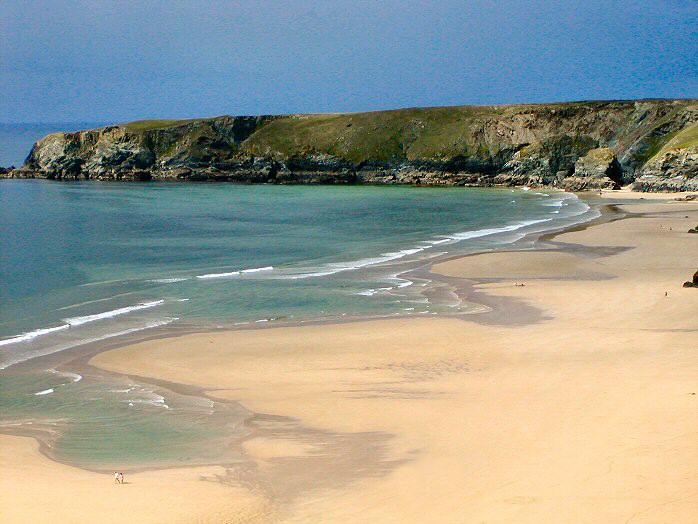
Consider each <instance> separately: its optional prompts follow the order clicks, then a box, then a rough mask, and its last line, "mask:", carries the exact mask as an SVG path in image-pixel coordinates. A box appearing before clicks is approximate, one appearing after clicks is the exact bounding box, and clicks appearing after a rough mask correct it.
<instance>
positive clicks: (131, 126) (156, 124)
mask: <svg viewBox="0 0 698 524" xmlns="http://www.w3.org/2000/svg"><path fill="white" fill-rule="evenodd" d="M199 120H204V119H202V118H189V119H181V120H136V121H135V122H129V123H128V124H121V125H120V127H123V128H125V129H126V130H128V131H131V132H138V131H152V130H155V129H167V128H168V127H175V126H178V125H182V124H187V123H189V122H196V121H199Z"/></svg>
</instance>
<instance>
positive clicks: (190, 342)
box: [0, 202, 698, 523]
mask: <svg viewBox="0 0 698 524" xmlns="http://www.w3.org/2000/svg"><path fill="white" fill-rule="evenodd" d="M621 208H622V210H623V211H628V212H630V213H633V212H637V213H640V214H638V215H637V216H636V217H630V218H627V219H624V220H619V221H614V222H607V223H602V224H600V225H596V226H592V227H589V228H587V229H583V230H579V231H570V232H566V233H563V234H561V235H558V236H556V237H554V238H553V239H549V240H546V242H544V245H543V246H542V247H544V248H545V251H540V252H531V251H525V252H498V253H487V254H480V255H475V256H469V257H463V258H460V259H455V260H450V261H447V262H444V263H441V264H439V265H437V266H435V267H434V268H433V271H435V272H438V273H441V274H443V275H447V276H449V277H451V278H460V279H468V286H469V287H470V288H471V289H472V290H473V291H474V292H475V293H476V294H478V295H483V294H484V295H485V296H488V297H490V298H491V299H492V301H493V302H492V303H493V304H499V303H501V304H506V305H507V308H505V309H504V311H506V312H507V313H505V315H511V316H512V318H514V317H516V311H517V308H526V309H527V310H532V309H533V310H535V311H537V312H538V314H537V315H527V316H524V317H517V318H525V319H527V320H526V321H525V322H523V321H516V322H513V321H512V322H510V323H507V322H506V318H504V319H502V312H501V311H499V312H498V311H492V312H491V313H481V314H477V315H472V316H471V317H464V318H435V317H428V318H426V317H421V318H404V319H394V320H373V321H365V322H356V323H344V324H323V325H309V326H294V327H280V328H267V329H260V330H247V331H229V332H215V333H196V334H187V335H183V336H180V337H176V338H168V339H156V340H151V341H145V342H142V343H138V344H134V345H130V346H127V347H123V348H119V349H115V350H110V351H107V352H103V353H100V354H98V355H97V356H95V357H94V358H92V360H91V364H92V365H95V366H98V367H100V368H103V369H106V370H109V371H112V372H119V373H125V374H133V375H137V376H140V377H153V378H156V379H160V380H167V381H172V382H177V383H180V384H186V385H189V386H192V387H197V388H203V389H204V390H206V392H207V394H208V395H210V396H212V397H216V398H220V399H230V400H234V401H237V402H240V403H241V404H242V405H243V406H245V407H246V408H247V409H249V410H251V411H252V412H254V413H255V415H254V416H253V417H252V418H251V419H250V420H249V421H248V429H249V432H248V434H247V435H246V436H245V437H244V438H242V439H241V440H240V441H239V442H235V443H231V445H236V446H240V448H241V449H242V451H243V453H244V456H245V458H246V460H245V461H244V462H243V463H242V464H240V465H232V466H231V465H227V466H221V467H207V468H190V469H168V470H159V471H144V472H140V473H136V474H133V475H128V474H127V480H128V481H129V482H131V484H130V485H126V486H114V485H113V484H112V483H113V480H112V479H111V477H110V476H109V475H105V474H100V473H94V472H85V471H82V470H77V469H75V468H71V467H70V466H66V465H61V464H57V463H54V462H51V461H50V460H49V459H47V458H45V457H44V456H43V455H41V454H40V453H39V452H38V448H37V445H36V444H35V443H34V441H32V440H31V439H27V438H20V437H9V436H3V437H0V438H1V439H2V447H1V449H2V454H1V456H0V458H1V459H2V463H3V466H2V470H3V473H4V474H3V475H2V477H0V478H2V481H1V482H0V493H2V495H0V497H2V498H1V499H0V506H2V507H3V510H2V513H0V515H1V516H2V519H1V520H2V521H3V522H5V521H6V522H49V521H51V522H56V521H58V522H94V521H106V522H110V521H111V520H110V519H112V517H113V519H112V520H114V521H116V520H118V521H120V522H124V521H131V522H425V521H426V522H454V523H455V522H502V523H504V522H507V523H509V522H531V523H534V522H535V523H538V522H590V523H591V522H594V523H597V522H632V523H642V522H644V523H648V522H694V521H695V515H697V514H698V490H697V489H696V485H698V438H696V437H697V436H698V417H697V416H696V413H698V353H697V352H696V350H697V348H698V344H697V343H696V340H697V339H698V316H697V315H696V312H698V289H689V288H683V287H682V286H681V285H682V283H683V282H684V281H685V280H689V279H690V277H691V276H692V275H693V272H694V271H696V269H698V236H697V235H691V234H688V233H686V231H687V229H688V228H689V227H695V226H696V224H698V203H697V202H682V203H679V202H672V203H659V202H657V203H649V202H648V203H643V204H640V205H627V206H621ZM686 216H688V218H685V217H686ZM517 284H518V285H517ZM521 284H524V285H523V286H522V285H521ZM665 293H666V295H665ZM495 307H496V306H495ZM509 312H510V313H509ZM488 315H489V316H490V317H492V316H496V315H499V316H498V317H497V318H498V321H497V322H494V323H493V322H488V321H487V317H488ZM206 480H212V482H207V481H206ZM126 490H131V491H129V492H128V493H129V495H126V496H124V493H125V492H126ZM7 501H10V503H9V504H8V503H7ZM199 501H200V503H199Z"/></svg>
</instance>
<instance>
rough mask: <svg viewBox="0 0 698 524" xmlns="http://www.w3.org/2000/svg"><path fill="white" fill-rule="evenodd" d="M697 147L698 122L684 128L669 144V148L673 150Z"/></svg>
mask: <svg viewBox="0 0 698 524" xmlns="http://www.w3.org/2000/svg"><path fill="white" fill-rule="evenodd" d="M695 146H698V122H696V123H695V124H692V125H689V126H686V127H684V128H683V129H682V130H681V131H679V132H678V134H677V135H676V136H675V137H674V138H673V139H672V140H670V141H669V143H667V148H671V149H685V148H687V147H695Z"/></svg>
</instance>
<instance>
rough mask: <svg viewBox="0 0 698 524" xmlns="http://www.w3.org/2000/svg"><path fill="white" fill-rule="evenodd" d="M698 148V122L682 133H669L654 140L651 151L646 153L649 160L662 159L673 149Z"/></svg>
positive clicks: (685, 128) (688, 126) (684, 129)
mask: <svg viewBox="0 0 698 524" xmlns="http://www.w3.org/2000/svg"><path fill="white" fill-rule="evenodd" d="M697 146H698V122H695V123H693V124H689V125H687V126H686V127H684V128H683V129H682V130H681V131H678V132H676V133H669V134H667V135H664V136H663V137H660V138H657V139H656V140H654V142H653V144H652V146H651V147H650V149H649V150H648V151H647V152H646V153H645V155H643V156H645V157H646V158H647V159H648V160H649V159H652V158H655V157H661V156H662V155H664V153H666V152H667V151H670V150H672V149H686V148H687V147H697Z"/></svg>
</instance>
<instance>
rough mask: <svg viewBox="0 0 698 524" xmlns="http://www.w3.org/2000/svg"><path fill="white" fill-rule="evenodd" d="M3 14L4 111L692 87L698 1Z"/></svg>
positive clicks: (102, 6)
mask: <svg viewBox="0 0 698 524" xmlns="http://www.w3.org/2000/svg"><path fill="white" fill-rule="evenodd" d="M0 9H1V11H2V13H1V14H2V16H0V19H1V22H0V24H1V27H0V40H1V41H0V60H1V62H0V67H1V68H2V71H1V74H0V82H1V85H0V89H1V90H2V97H0V122H75V121H115V122H116V121H127V120H133V119H137V118H155V117H162V118H167V117H170V118H171V117H193V116H204V115H219V114H259V113H267V114H268V113H296V112H332V111H362V110H374V109H386V108H395V107H408V106H432V105H455V104H493V103H513V102H543V101H558V100H586V99H614V98H651V97H667V98H673V97H683V98H686V97H698V1H696V0H666V1H663V0H634V1H625V0H621V1H613V0H604V1H601V0H586V1H585V2H580V1H571V0H561V1H557V2H553V1H547V2H543V1H528V2H526V1H514V0H497V1H490V0H471V1H450V0H443V1H438V2H437V1H433V2H413V1H409V0H402V1H393V0H384V1H380V2H379V1H375V2H365V1H349V0H347V1H341V2H340V1H336V0H327V1H324V2H320V1H312V2H311V1H285V2H282V1H262V2H252V1H247V2H233V1H229V2H217V1H210V2H195V1H189V2H184V1H178V0H168V1H159V0H147V1H143V0H138V1H118V0H110V1H103V0H91V1H67V0H51V1H31V0H22V1H11V0H0Z"/></svg>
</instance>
